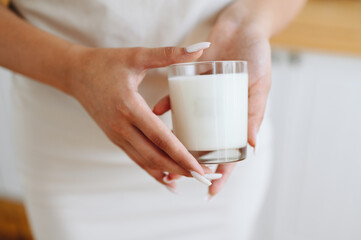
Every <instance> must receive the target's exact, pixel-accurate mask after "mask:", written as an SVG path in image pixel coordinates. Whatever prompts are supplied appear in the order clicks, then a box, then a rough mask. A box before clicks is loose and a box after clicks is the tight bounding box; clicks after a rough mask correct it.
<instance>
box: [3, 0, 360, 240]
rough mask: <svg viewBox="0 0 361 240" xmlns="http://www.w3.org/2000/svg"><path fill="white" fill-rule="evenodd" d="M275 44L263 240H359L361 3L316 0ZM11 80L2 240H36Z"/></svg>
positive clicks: (6, 118) (7, 82)
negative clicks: (15, 131)
mask: <svg viewBox="0 0 361 240" xmlns="http://www.w3.org/2000/svg"><path fill="white" fill-rule="evenodd" d="M280 14H282V13H280ZM271 42H272V47H273V54H272V58H273V86H272V90H271V94H270V104H269V105H268V110H267V111H268V112H269V116H270V117H271V120H272V124H273V128H274V131H273V132H274V133H275V134H274V142H273V146H272V147H273V148H274V156H273V157H274V159H275V165H274V168H273V177H272V181H271V184H270V185H271V187H270V189H269V192H268V195H267V201H266V202H265V204H264V206H263V211H262V214H261V215H260V216H259V224H260V226H261V231H260V232H259V234H258V236H256V237H255V240H319V239H328V240H340V239H342V240H345V239H347V240H360V239H361V174H360V171H361V126H360V124H361V1H360V0H311V1H309V2H308V3H307V5H306V6H305V8H304V9H303V11H302V12H301V13H300V14H299V16H298V17H297V18H296V20H295V21H294V22H293V23H292V24H291V25H290V26H289V27H288V28H287V29H286V30H285V31H283V32H282V33H280V34H279V35H277V36H275V37H274V38H273V39H272V40H271ZM9 74H10V73H9V72H8V71H6V70H5V69H1V68H0V239H31V233H30V231H29V228H28V225H27V221H26V216H25V211H24V209H23V206H22V204H21V200H22V188H21V184H20V181H19V178H18V175H17V170H16V157H15V152H14V150H13V143H12V130H11V129H12V126H11V122H10V118H9V116H10V114H11V105H10V98H9V92H10V91H9V89H10V87H11V82H10V80H8V79H9Z"/></svg>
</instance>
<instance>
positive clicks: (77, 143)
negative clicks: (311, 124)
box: [13, 0, 271, 240]
mask: <svg viewBox="0 0 361 240" xmlns="http://www.w3.org/2000/svg"><path fill="white" fill-rule="evenodd" d="M13 2H14V4H15V6H16V7H17V8H18V10H19V11H20V13H21V14H22V15H23V16H24V18H25V19H26V20H27V21H29V22H30V23H32V24H34V25H36V26H37V27H39V28H41V29H43V30H45V31H48V32H50V33H52V34H55V35H58V36H61V37H63V38H65V39H67V40H69V41H73V42H77V43H81V44H84V45H87V46H93V47H131V46H145V47H158V46H165V45H169V46H172V45H173V46H174V45H183V46H185V45H188V44H192V43H196V42H199V41H204V40H206V37H207V34H208V33H209V30H210V28H211V26H212V24H213V23H214V20H215V17H216V15H217V13H219V11H220V10H221V9H223V8H224V7H225V6H226V5H227V4H229V2H230V1H220V0H212V1H210V0H196V1H194V0H157V1H154V0H123V1H115V0H77V1H71V0H14V1H13ZM54 57H56V56H54ZM13 82H14V87H13V90H14V91H13V96H14V112H15V115H14V125H15V126H16V136H17V146H18V148H19V151H18V153H19V157H20V160H21V164H20V168H21V173H22V177H23V182H24V187H25V201H26V206H27V210H28V213H29V217H30V221H31V226H32V229H33V232H34V234H35V237H36V239H39V240H48V239H52V240H58V239H59V240H68V239H69V240H83V239H84V240H92V239H109V240H111V239H134V240H136V239H148V240H152V239H179V240H183V239H200V240H202V239H207V240H212V239H243V240H246V239H250V237H251V236H252V233H253V232H254V231H257V225H256V222H257V216H258V213H259V211H260V209H261V207H262V203H263V199H264V198H263V197H264V195H265V192H266V189H267V183H268V178H269V173H270V165H271V162H270V156H271V152H270V149H269V147H267V146H269V136H270V134H269V128H268V127H267V126H266V125H267V123H266V124H265V125H264V128H263V131H261V134H260V135H261V138H260V139H261V141H260V148H259V149H258V150H257V151H259V152H258V156H257V158H254V156H253V153H252V151H251V149H249V150H250V151H249V157H248V159H247V160H246V161H244V162H241V163H239V164H238V166H237V167H236V169H235V171H234V172H233V174H232V176H231V178H230V179H229V181H228V183H227V185H226V186H225V187H224V189H223V190H222V192H221V193H220V194H219V195H218V196H216V197H215V198H214V199H213V200H212V201H211V202H209V203H207V202H205V201H204V196H205V194H206V191H207V189H206V187H205V186H203V185H202V184H200V183H198V182H196V181H195V180H193V179H184V180H181V181H180V182H179V184H178V185H179V192H180V193H181V195H179V196H176V195H173V194H171V193H170V192H168V191H167V189H166V188H164V187H163V186H161V185H160V184H159V183H157V182H156V181H155V180H153V179H152V178H151V177H150V176H148V175H147V174H146V173H145V172H144V171H143V170H141V169H140V168H139V167H138V166H136V165H135V164H134V163H133V162H132V161H131V159H129V158H128V157H127V156H126V155H125V154H124V153H123V152H122V151H121V150H120V149H119V148H117V147H116V146H115V145H113V144H112V143H111V142H110V141H109V140H108V139H107V138H106V137H105V135H104V134H103V132H102V131H101V130H100V129H99V127H98V126H97V125H96V124H95V123H94V122H93V120H92V119H91V118H90V117H89V116H88V115H87V113H86V112H85V110H84V109H83V108H82V107H81V106H80V104H79V103H78V102H76V100H74V99H73V98H71V97H69V96H66V95H65V94H63V93H61V92H59V91H57V90H55V89H53V88H51V87H48V86H46V85H43V84H40V83H38V82H35V81H32V80H30V79H27V78H25V77H23V76H20V75H14V81H13ZM140 92H141V94H142V95H143V97H144V98H145V99H146V101H147V102H148V104H149V105H150V106H153V105H154V104H155V103H156V101H157V100H158V99H160V98H161V97H162V96H164V95H165V94H166V93H167V81H166V76H165V75H164V72H163V71H162V70H153V71H150V72H149V74H148V76H147V77H146V79H145V80H144V82H143V83H142V84H141V86H140ZM163 120H164V121H165V122H166V123H167V124H168V125H170V114H166V115H165V116H164V117H163ZM262 146H263V147H262Z"/></svg>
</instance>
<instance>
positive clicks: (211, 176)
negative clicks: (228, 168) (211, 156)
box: [204, 173, 223, 180]
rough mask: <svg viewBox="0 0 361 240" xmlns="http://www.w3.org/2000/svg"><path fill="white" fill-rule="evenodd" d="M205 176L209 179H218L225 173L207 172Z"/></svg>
mask: <svg viewBox="0 0 361 240" xmlns="http://www.w3.org/2000/svg"><path fill="white" fill-rule="evenodd" d="M204 176H205V177H206V178H207V179H208V180H216V179H220V178H221V177H222V176H223V175H222V173H206V174H204Z"/></svg>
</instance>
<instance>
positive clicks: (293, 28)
mask: <svg viewBox="0 0 361 240" xmlns="http://www.w3.org/2000/svg"><path fill="white" fill-rule="evenodd" d="M271 42H272V44H273V46H282V47H287V48H291V49H296V50H304V49H308V50H310V49H311V50H321V51H328V52H330V51H331V52H338V53H348V54H357V55H361V1H360V0H314V1H312V0H311V1H309V2H308V3H307V4H306V6H305V7H304V9H303V10H302V11H301V12H300V14H299V15H298V17H297V18H296V19H295V20H294V21H293V22H292V23H291V24H290V25H289V26H288V27H287V28H286V29H285V30H284V31H283V32H282V33H280V34H278V35H277V36H274V37H273V38H272V39H271Z"/></svg>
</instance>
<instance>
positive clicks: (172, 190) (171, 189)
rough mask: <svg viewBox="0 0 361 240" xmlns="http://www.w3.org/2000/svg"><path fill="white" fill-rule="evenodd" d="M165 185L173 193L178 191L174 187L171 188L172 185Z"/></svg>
mask: <svg viewBox="0 0 361 240" xmlns="http://www.w3.org/2000/svg"><path fill="white" fill-rule="evenodd" d="M165 187H166V188H167V189H168V191H169V192H171V193H174V194H176V195H178V194H179V193H178V191H177V190H176V189H175V188H172V187H170V186H168V185H165Z"/></svg>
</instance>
